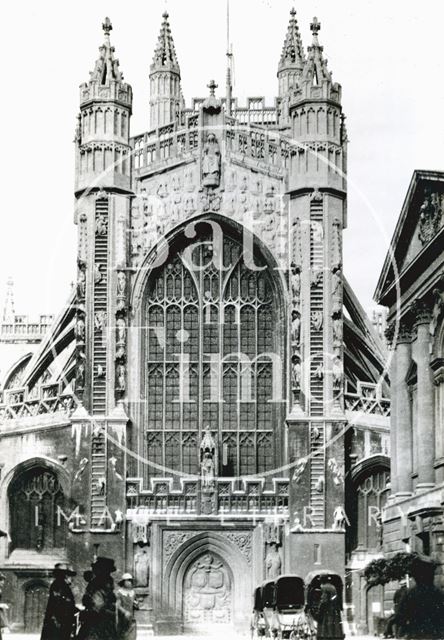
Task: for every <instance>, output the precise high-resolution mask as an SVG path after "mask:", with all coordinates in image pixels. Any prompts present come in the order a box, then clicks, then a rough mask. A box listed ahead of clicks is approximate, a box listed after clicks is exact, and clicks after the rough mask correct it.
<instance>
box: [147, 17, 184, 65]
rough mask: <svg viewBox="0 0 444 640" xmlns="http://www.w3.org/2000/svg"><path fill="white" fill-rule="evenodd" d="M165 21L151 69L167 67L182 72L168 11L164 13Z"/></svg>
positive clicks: (161, 28)
mask: <svg viewBox="0 0 444 640" xmlns="http://www.w3.org/2000/svg"><path fill="white" fill-rule="evenodd" d="M162 17H163V21H162V25H161V27H160V33H159V39H158V41H157V46H156V48H155V50H154V56H153V62H152V65H151V71H156V70H158V69H159V70H160V69H165V68H167V69H168V70H170V71H176V72H177V73H179V74H180V67H179V62H178V61H177V55H176V48H175V46H174V41H173V36H172V35H171V27H170V23H169V21H168V17H169V16H168V13H167V12H166V11H165V13H164V14H163V16H162Z"/></svg>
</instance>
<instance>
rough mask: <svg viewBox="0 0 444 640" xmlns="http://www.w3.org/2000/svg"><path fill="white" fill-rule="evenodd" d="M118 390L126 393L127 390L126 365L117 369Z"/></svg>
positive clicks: (119, 365)
mask: <svg viewBox="0 0 444 640" xmlns="http://www.w3.org/2000/svg"><path fill="white" fill-rule="evenodd" d="M116 382H117V385H116V386H117V390H118V391H125V388H126V367H125V365H124V364H118V365H117V367H116Z"/></svg>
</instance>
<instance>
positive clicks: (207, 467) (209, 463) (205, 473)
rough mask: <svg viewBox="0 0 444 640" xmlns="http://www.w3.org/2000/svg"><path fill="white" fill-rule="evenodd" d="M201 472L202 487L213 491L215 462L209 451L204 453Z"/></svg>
mask: <svg viewBox="0 0 444 640" xmlns="http://www.w3.org/2000/svg"><path fill="white" fill-rule="evenodd" d="M200 471H201V478H202V487H203V488H204V489H211V488H213V487H214V460H213V456H212V454H211V453H210V452H209V451H204V453H203V454H202V461H201V463H200Z"/></svg>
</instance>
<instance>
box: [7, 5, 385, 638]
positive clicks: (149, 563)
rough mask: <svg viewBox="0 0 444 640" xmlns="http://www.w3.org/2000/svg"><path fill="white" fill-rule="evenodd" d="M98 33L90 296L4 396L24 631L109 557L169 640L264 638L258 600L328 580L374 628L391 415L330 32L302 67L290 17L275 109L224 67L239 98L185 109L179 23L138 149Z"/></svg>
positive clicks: (164, 48)
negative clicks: (219, 628)
mask: <svg viewBox="0 0 444 640" xmlns="http://www.w3.org/2000/svg"><path fill="white" fill-rule="evenodd" d="M103 29H104V33H105V36H104V43H103V45H102V46H101V47H100V49H99V51H100V55H99V58H98V60H97V62H96V63H95V66H94V69H93V71H92V72H91V73H90V77H89V80H88V82H86V83H85V84H83V85H81V87H80V111H79V116H78V122H77V127H76V136H75V153H76V186H75V198H76V207H75V224H76V226H77V230H78V258H77V264H78V276H77V283H76V288H75V291H74V292H73V293H72V296H71V298H70V301H69V304H68V305H67V307H66V308H65V309H64V310H63V311H62V312H61V313H60V315H59V316H58V317H57V318H56V319H55V321H54V323H53V324H52V327H51V329H50V331H49V332H48V333H47V334H46V336H45V338H44V340H43V342H42V343H41V345H39V348H38V349H37V351H36V352H35V353H34V354H33V356H32V358H31V359H30V361H29V362H27V363H26V367H25V368H24V369H23V371H21V375H20V378H19V382H18V384H17V385H15V388H13V389H12V388H11V386H10V385H6V386H5V387H4V388H3V389H2V404H1V405H0V470H1V475H0V528H1V529H2V530H4V531H7V532H8V533H9V539H6V538H3V539H0V545H1V546H0V568H1V570H2V572H4V573H5V574H6V576H7V583H6V587H5V590H4V597H5V598H6V599H7V600H8V601H9V602H10V603H11V616H12V622H13V623H14V626H15V628H17V629H19V628H25V629H26V630H33V629H36V628H38V626H39V624H40V621H41V615H42V609H43V608H44V606H45V604H46V594H47V589H48V581H49V579H50V575H51V569H52V567H53V565H54V563H55V562H56V561H58V560H59V561H62V560H68V561H71V562H72V563H73V564H74V565H75V566H76V568H77V569H78V570H79V571H81V570H82V569H86V568H87V567H88V565H89V563H90V562H91V560H92V559H93V558H94V557H95V556H97V555H105V556H106V555H108V556H112V557H113V558H114V559H115V562H116V564H117V567H118V571H119V572H122V571H124V570H129V571H131V572H132V573H133V574H134V576H135V583H136V588H137V592H138V595H139V597H140V598H141V600H142V607H141V611H140V612H139V614H138V615H139V623H140V624H141V625H147V626H148V625H154V627H155V628H156V629H157V630H158V631H161V630H170V631H178V630H182V629H184V630H185V631H188V630H193V629H194V630H195V629H198V628H199V627H200V626H201V625H206V626H208V625H209V624H215V625H234V626H235V627H237V628H245V627H246V626H247V625H248V620H249V615H250V611H251V597H250V594H251V593H252V590H253V588H254V587H255V586H256V585H257V584H259V583H261V582H262V581H263V580H265V579H266V578H271V577H275V576H276V575H279V574H280V573H296V574H298V575H300V576H302V577H305V576H306V575H307V574H308V573H309V572H310V571H313V570H316V569H326V568H328V569H331V570H333V571H337V572H338V573H340V575H341V576H343V578H344V580H345V579H346V575H347V606H348V611H347V616H348V619H349V621H350V622H351V623H352V622H353V621H354V622H355V623H356V624H357V625H358V626H359V625H361V626H362V627H365V626H366V625H368V616H367V611H368V602H367V601H365V602H363V601H361V600H362V598H361V594H360V586H361V585H360V581H359V575H360V571H361V570H362V567H363V566H364V565H365V563H366V561H368V559H370V558H371V557H374V555H375V554H377V553H379V552H380V549H381V540H380V524H379V521H378V517H377V516H378V514H379V511H380V510H381V509H382V507H383V506H384V504H385V500H386V497H387V493H388V470H389V437H388V420H389V411H390V407H389V405H390V403H389V400H388V395H389V394H388V387H387V376H386V372H385V369H384V366H385V346H384V344H383V342H382V341H381V340H380V338H379V336H378V335H377V332H375V331H374V329H373V326H372V322H371V321H369V320H368V319H367V317H366V315H365V313H364V311H363V309H362V308H361V306H360V304H359V302H358V301H357V299H356V297H355V296H354V294H353V292H352V290H351V288H350V286H349V285H348V283H347V281H346V279H345V277H344V276H343V259H342V242H343V230H344V229H345V227H346V224H347V206H346V205H347V184H346V169H347V134H346V129H345V122H344V114H343V112H342V106H341V87H340V85H338V84H336V83H334V82H333V80H332V76H331V72H330V71H329V70H328V68H327V65H326V61H325V58H324V54H323V49H322V47H321V45H320V44H319V41H318V32H319V29H320V24H319V23H318V21H317V19H316V18H315V19H314V20H313V23H312V24H311V31H312V44H311V45H310V46H309V47H308V49H307V50H305V49H304V47H303V44H302V40H301V36H300V33H299V27H298V24H297V21H296V17H295V11H294V10H293V11H292V12H291V15H290V21H289V25H288V29H287V33H286V36H285V40H284V46H283V50H282V54H281V58H280V61H279V65H278V74H277V75H278V97H277V98H276V100H275V104H274V105H273V106H270V107H269V106H266V105H265V103H264V99H263V98H257V97H255V98H250V99H248V102H247V106H246V107H242V106H239V104H238V102H237V100H236V99H235V98H234V97H233V96H232V86H231V75H230V68H228V71H227V84H226V92H225V95H224V97H222V98H219V97H217V96H216V88H217V85H216V83H215V82H214V81H211V82H210V83H209V85H208V89H209V95H208V96H207V97H206V98H196V99H193V101H192V104H191V107H186V105H185V102H184V98H183V94H182V87H181V75H180V67H179V63H178V57H177V54H176V51H175V47H174V42H173V38H172V34H171V29H170V24H169V19H168V15H167V14H164V16H163V21H162V25H161V31H160V35H159V39H158V43H157V46H156V48H155V52H154V57H153V61H152V64H151V67H150V91H151V97H150V106H149V109H150V129H149V130H148V131H147V132H146V133H142V134H140V135H136V136H131V134H130V120H131V112H132V103H133V95H132V90H131V87H130V85H129V84H127V83H126V82H124V80H123V76H122V74H121V71H120V68H119V63H118V60H117V59H116V58H115V55H114V48H113V46H112V45H111V43H110V32H111V29H112V26H111V23H110V22H109V20H108V19H106V20H105V22H104V24H103ZM48 371H50V373H49V374H48ZM83 588H84V584H83V583H82V579H81V577H78V578H77V581H76V582H75V591H76V594H77V596H78V597H80V594H81V592H82V589H83Z"/></svg>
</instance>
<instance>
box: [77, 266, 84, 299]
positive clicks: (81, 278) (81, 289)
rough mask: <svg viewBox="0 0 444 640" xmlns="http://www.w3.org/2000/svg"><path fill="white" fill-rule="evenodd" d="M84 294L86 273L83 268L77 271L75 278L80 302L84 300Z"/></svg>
mask: <svg viewBox="0 0 444 640" xmlns="http://www.w3.org/2000/svg"><path fill="white" fill-rule="evenodd" d="M85 292H86V273H85V268H84V267H83V268H80V269H79V274H78V277H77V296H78V297H79V298H80V299H81V300H82V299H84V298H85Z"/></svg>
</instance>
